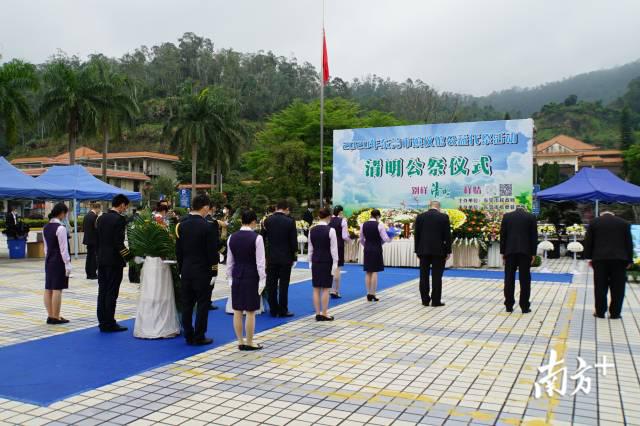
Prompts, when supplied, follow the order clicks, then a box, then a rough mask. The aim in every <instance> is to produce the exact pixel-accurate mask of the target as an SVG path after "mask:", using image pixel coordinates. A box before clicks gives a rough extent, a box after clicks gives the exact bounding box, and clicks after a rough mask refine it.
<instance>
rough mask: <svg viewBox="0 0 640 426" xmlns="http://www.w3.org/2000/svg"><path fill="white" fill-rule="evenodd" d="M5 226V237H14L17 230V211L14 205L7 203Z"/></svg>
mask: <svg viewBox="0 0 640 426" xmlns="http://www.w3.org/2000/svg"><path fill="white" fill-rule="evenodd" d="M5 227H6V229H5V230H4V233H5V234H6V235H7V238H16V236H17V230H18V213H17V212H16V208H15V206H12V205H9V210H8V211H7V217H6V219H5Z"/></svg>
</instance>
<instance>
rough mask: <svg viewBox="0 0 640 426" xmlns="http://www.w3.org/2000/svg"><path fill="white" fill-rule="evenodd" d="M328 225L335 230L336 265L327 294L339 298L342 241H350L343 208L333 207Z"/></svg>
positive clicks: (342, 256)
mask: <svg viewBox="0 0 640 426" xmlns="http://www.w3.org/2000/svg"><path fill="white" fill-rule="evenodd" d="M329 226H330V227H332V228H333V229H334V230H335V231H336V236H337V238H338V267H337V268H336V271H335V274H334V275H333V287H331V291H330V292H329V294H330V295H331V298H332V299H340V297H341V296H340V268H342V267H343V266H344V243H345V242H347V241H351V239H350V238H349V225H348V224H347V219H345V218H344V209H343V208H342V206H340V205H338V206H335V207H334V208H333V217H332V218H331V221H330V222H329Z"/></svg>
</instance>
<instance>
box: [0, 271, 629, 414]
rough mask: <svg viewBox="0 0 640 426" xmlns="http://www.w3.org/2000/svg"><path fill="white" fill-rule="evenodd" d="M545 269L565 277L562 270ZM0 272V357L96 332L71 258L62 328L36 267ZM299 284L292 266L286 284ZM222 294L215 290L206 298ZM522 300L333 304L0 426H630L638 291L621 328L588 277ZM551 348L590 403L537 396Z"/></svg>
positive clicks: (121, 310)
mask: <svg viewBox="0 0 640 426" xmlns="http://www.w3.org/2000/svg"><path fill="white" fill-rule="evenodd" d="M547 266H548V267H549V269H550V270H552V271H553V272H556V273H558V272H568V271H570V270H572V268H573V265H572V262H571V260H570V259H563V260H554V261H550V262H549V264H548V265H547ZM585 266H586V265H584V264H582V265H581V267H582V270H583V271H585V272H586V271H587V269H586V267H585ZM0 269H1V270H2V273H1V274H0V351H2V350H3V348H5V347H8V346H10V345H16V344H20V343H23V342H26V341H31V340H35V339H41V338H43V337H46V336H51V335H54V334H63V333H69V332H72V331H74V330H78V329H82V328H89V327H95V326H96V325H97V324H96V318H95V313H94V312H95V300H96V294H97V284H96V282H95V281H87V280H84V279H83V276H84V274H83V273H82V272H81V271H83V260H82V259H80V260H77V261H74V270H75V275H76V276H75V277H74V278H73V279H72V282H71V288H70V289H69V290H68V291H65V293H64V299H63V309H62V314H63V315H64V316H65V317H66V318H68V319H70V320H71V322H70V323H69V324H67V325H59V326H51V325H45V324H44V319H45V317H46V314H45V313H44V312H45V311H44V307H43V306H42V300H41V299H42V287H43V282H44V273H43V265H42V261H32V260H23V261H10V260H8V259H0ZM125 272H126V271H125ZM348 273H349V271H348V270H347V272H346V274H348ZM385 273H388V274H392V273H394V270H389V271H387V272H385ZM222 275H223V276H224V273H222ZM125 277H126V273H125ZM308 278H309V272H308V270H306V269H296V270H294V281H296V282H303V281H305V280H307V279H308ZM294 285H302V284H294ZM362 286H363V287H364V284H362ZM226 289H227V287H226V286H224V285H218V289H216V291H215V293H214V296H215V298H224V297H226V295H227V294H226V293H225V292H226V291H227V290H226ZM137 291H138V288H137V285H135V284H130V283H128V282H127V281H126V278H125V282H124V283H123V286H122V289H121V293H120V298H119V300H118V311H117V312H118V318H119V319H126V318H131V317H132V316H134V315H135V304H136V298H137ZM532 294H533V297H532V302H533V305H532V313H530V314H526V315H524V314H522V313H520V312H519V309H517V308H516V310H515V312H514V313H511V314H508V313H506V312H504V306H503V305H502V282H501V280H497V279H482V278H445V281H444V290H443V300H444V301H445V302H446V306H444V307H441V308H431V307H429V308H426V307H423V306H422V305H421V304H420V298H419V295H418V289H417V282H416V280H411V281H408V282H405V283H402V284H399V285H396V286H394V287H392V288H390V289H388V290H385V291H383V292H381V293H380V298H381V301H380V302H378V303H367V302H366V300H365V298H364V297H362V298H361V299H359V300H355V301H352V302H349V303H344V304H341V305H339V306H337V307H335V308H333V309H332V313H333V315H335V317H336V320H335V321H334V322H332V323H316V322H315V321H314V320H313V317H311V316H307V317H300V318H297V319H296V320H295V321H292V322H289V323H286V324H283V325H281V326H278V327H275V328H272V329H270V330H268V331H265V332H262V333H260V334H259V335H258V336H257V338H256V340H257V341H258V342H259V343H262V344H263V345H264V347H265V349H264V350H263V351H260V352H251V353H249V352H239V351H238V350H237V346H236V345H235V344H234V343H230V344H226V345H223V346H219V347H216V348H212V349H211V350H208V351H205V352H202V353H200V354H197V355H195V356H192V357H189V358H187V359H183V360H180V361H178V362H175V363H171V364H168V365H163V366H160V367H157V368H154V369H152V370H149V371H144V372H140V373H139V374H138V375H135V376H133V377H129V378H127V379H124V380H119V381H116V382H114V383H111V384H108V385H105V386H102V387H100V388H98V389H94V390H91V391H88V392H84V393H82V394H79V395H76V396H72V397H70V398H67V399H64V400H61V401H58V402H55V403H53V404H51V405H50V406H46V407H43V406H38V405H32V404H27V403H22V402H18V401H12V400H7V399H0V424H11V425H14V424H15V425H41V424H51V425H54V424H55V425H61V424H77V425H97V424H135V425H151V424H163V425H178V424H185V425H204V424H222V425H230V424H239V425H253V424H255V425H257V424H269V425H285V424H287V425H311V424H320V425H338V424H340V425H357V424H374V425H389V424H393V425H408V424H428V425H440V424H446V425H463V424H501V425H521V424H522V425H543V424H554V425H556V424H558V425H563V424H575V425H598V424H600V425H611V424H621V425H622V424H626V425H640V404H638V401H639V400H640V379H639V369H640V365H639V364H640V285H639V284H629V285H628V286H627V296H626V300H625V307H624V310H623V319H622V320H608V319H607V320H602V319H598V320H596V319H595V318H593V317H592V310H593V309H592V306H593V295H592V276H591V275H590V274H587V273H581V274H577V275H575V276H574V280H573V283H571V284H567V283H560V282H549V281H536V282H534V283H533V285H532ZM363 296H364V290H363ZM310 297H311V295H309V303H311V298H310ZM219 305H221V304H220V303H219ZM295 308H296V307H295V306H292V307H291V310H293V311H294V312H295V311H296V309H295ZM259 321H260V317H258V322H259ZM175 344H176V345H181V344H183V341H182V340H181V339H176V341H175ZM551 350H554V351H555V352H556V354H557V356H558V358H559V359H565V366H566V367H567V370H568V371H567V376H571V375H574V374H575V373H576V372H577V371H578V370H579V365H578V361H577V357H578V356H580V357H581V358H582V359H583V360H584V361H585V363H586V365H589V366H590V367H591V368H590V369H587V370H585V373H584V377H586V378H587V379H590V386H591V389H590V390H589V392H588V393H586V392H583V391H578V392H577V393H576V394H575V395H571V394H572V393H574V391H575V390H576V386H577V383H578V380H577V379H576V380H573V379H572V378H571V377H567V379H568V383H567V389H566V393H565V396H562V395H559V394H558V393H553V394H552V396H551V397H549V396H548V395H547V394H546V393H545V392H544V390H545V389H544V388H542V391H543V392H542V396H540V397H539V398H536V396H535V395H534V390H535V383H536V382H539V383H541V379H542V378H543V376H544V374H543V373H539V372H538V367H540V366H543V365H546V364H547V363H548V359H549V354H550V351H551ZM54 355H55V354H50V355H48V358H50V357H51V356H54ZM123 356H126V355H125V354H123ZM603 357H606V358H603ZM598 363H600V364H603V363H604V364H606V363H609V364H613V366H612V367H610V368H608V369H606V371H604V369H602V368H597V367H596V364H598ZM0 368H2V367H0ZM554 371H556V372H557V369H556V370H554ZM605 373H606V374H605ZM585 380H586V379H585ZM582 384H583V385H584V384H585V383H582ZM37 385H39V386H51V387H54V386H55V383H43V384H37Z"/></svg>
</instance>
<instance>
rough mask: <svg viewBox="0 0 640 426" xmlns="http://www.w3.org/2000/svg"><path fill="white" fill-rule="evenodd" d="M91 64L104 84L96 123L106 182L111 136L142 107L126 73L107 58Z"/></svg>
mask: <svg viewBox="0 0 640 426" xmlns="http://www.w3.org/2000/svg"><path fill="white" fill-rule="evenodd" d="M91 65H92V66H94V67H95V71H96V78H97V81H98V83H99V84H100V85H101V86H102V90H101V91H100V96H101V97H102V99H101V104H100V105H98V106H97V107H96V116H95V124H96V127H97V129H98V130H99V131H100V132H101V133H102V137H103V145H102V180H103V181H105V182H106V181H107V153H108V152H109V137H110V135H111V133H112V132H114V133H120V130H121V126H122V124H123V123H131V122H132V121H133V118H134V116H135V115H136V114H137V113H138V112H140V109H139V108H138V104H137V103H136V101H135V98H134V97H133V93H134V91H133V90H132V89H133V87H132V85H131V83H130V81H129V80H128V79H127V78H126V77H125V76H124V75H122V74H119V73H117V72H115V71H114V69H113V67H112V66H111V65H110V64H109V63H108V62H106V61H105V60H101V59H95V60H94V61H92V63H91Z"/></svg>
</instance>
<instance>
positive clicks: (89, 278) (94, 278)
mask: <svg viewBox="0 0 640 426" xmlns="http://www.w3.org/2000/svg"><path fill="white" fill-rule="evenodd" d="M87 279H88V280H97V279H98V277H97V276H95V277H87Z"/></svg>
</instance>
